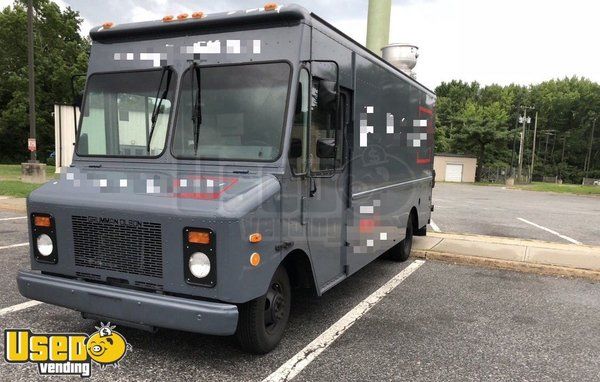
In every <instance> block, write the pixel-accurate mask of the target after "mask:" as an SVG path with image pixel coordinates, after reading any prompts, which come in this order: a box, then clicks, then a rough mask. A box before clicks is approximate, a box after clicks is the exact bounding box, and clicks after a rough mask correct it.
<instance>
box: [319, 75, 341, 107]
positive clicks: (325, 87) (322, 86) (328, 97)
mask: <svg viewBox="0 0 600 382" xmlns="http://www.w3.org/2000/svg"><path fill="white" fill-rule="evenodd" d="M319 98H320V99H321V101H322V102H323V104H324V105H327V107H328V108H329V109H330V110H331V109H334V108H335V106H336V100H337V89H336V82H335V81H325V80H321V81H319Z"/></svg>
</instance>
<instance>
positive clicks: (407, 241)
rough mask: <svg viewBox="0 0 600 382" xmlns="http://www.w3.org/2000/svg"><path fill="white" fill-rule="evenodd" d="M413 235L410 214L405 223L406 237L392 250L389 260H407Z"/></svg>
mask: <svg viewBox="0 0 600 382" xmlns="http://www.w3.org/2000/svg"><path fill="white" fill-rule="evenodd" d="M413 235H414V227H413V214H410V215H408V221H407V222H406V237H405V238H404V240H402V241H401V242H400V243H399V244H398V245H397V246H396V247H394V248H392V251H391V253H390V259H392V260H394V261H406V260H408V257H409V256H410V251H411V250H412V243H413Z"/></svg>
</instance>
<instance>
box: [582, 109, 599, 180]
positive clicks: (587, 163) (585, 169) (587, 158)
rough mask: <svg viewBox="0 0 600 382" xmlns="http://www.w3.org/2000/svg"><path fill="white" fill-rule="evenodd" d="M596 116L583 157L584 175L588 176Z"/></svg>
mask: <svg viewBox="0 0 600 382" xmlns="http://www.w3.org/2000/svg"><path fill="white" fill-rule="evenodd" d="M597 119H598V117H597V116H595V117H594V122H592V136H591V137H590V144H589V145H588V153H587V156H586V157H585V166H584V167H585V168H584V169H583V170H584V171H585V177H586V178H587V177H588V173H589V172H590V167H591V162H592V146H593V145H594V130H595V129H596V120H597Z"/></svg>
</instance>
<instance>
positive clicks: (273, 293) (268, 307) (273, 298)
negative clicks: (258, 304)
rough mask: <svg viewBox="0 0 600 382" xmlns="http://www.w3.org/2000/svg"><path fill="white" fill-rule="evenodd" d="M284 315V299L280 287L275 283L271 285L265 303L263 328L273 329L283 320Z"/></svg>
mask: <svg viewBox="0 0 600 382" xmlns="http://www.w3.org/2000/svg"><path fill="white" fill-rule="evenodd" d="M284 315H285V298H284V296H283V293H282V290H281V286H280V285H279V284H277V283H275V284H273V285H271V287H270V288H269V291H268V292H267V299H266V301H265V326H266V327H267V328H270V327H274V326H276V325H277V323H278V322H279V321H281V320H283V318H284Z"/></svg>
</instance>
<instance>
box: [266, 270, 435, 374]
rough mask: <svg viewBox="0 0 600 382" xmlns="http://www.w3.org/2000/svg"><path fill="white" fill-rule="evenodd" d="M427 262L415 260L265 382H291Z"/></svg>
mask: <svg viewBox="0 0 600 382" xmlns="http://www.w3.org/2000/svg"><path fill="white" fill-rule="evenodd" d="M424 263H425V261H423V260H415V261H413V262H412V264H410V265H409V266H408V267H406V268H404V269H403V270H402V272H400V273H398V274H397V275H396V276H394V277H393V278H392V279H391V280H390V281H388V282H387V283H385V284H384V285H383V286H382V287H381V288H379V289H377V290H376V291H375V292H373V294H371V295H370V296H369V297H367V298H366V299H364V300H362V301H361V302H360V303H359V304H358V305H356V306H355V307H354V308H353V309H352V310H351V311H349V312H348V313H346V314H345V315H344V317H342V318H340V319H339V320H338V321H337V322H336V323H335V324H333V325H332V326H330V327H329V329H327V330H326V331H324V332H323V333H321V335H320V336H318V337H317V338H315V339H314V340H313V341H312V342H311V343H310V344H308V345H306V347H305V348H304V349H302V350H300V351H299V352H298V353H297V354H296V355H295V356H293V357H292V358H290V359H289V360H288V361H287V362H286V363H284V364H283V365H281V367H279V369H277V370H275V371H274V372H273V373H272V374H271V375H269V376H268V377H267V378H265V379H263V382H267V381H268V382H275V381H289V380H291V379H292V378H294V377H295V376H296V375H298V373H300V372H301V371H302V370H303V369H304V368H305V367H306V366H308V364H310V363H311V362H312V361H313V360H314V359H315V358H317V357H318V356H319V354H321V353H322V352H323V351H324V350H325V349H327V348H328V347H329V345H331V344H332V343H333V341H335V340H336V339H337V338H338V337H340V336H341V335H342V334H344V332H345V331H346V330H348V329H349V328H350V327H351V326H352V325H353V324H354V323H355V322H356V321H357V320H358V319H359V318H361V317H362V316H363V315H364V314H365V313H367V312H368V311H369V310H370V309H371V308H372V307H373V306H375V304H377V303H378V302H379V301H380V300H381V299H382V298H384V297H385V296H387V295H388V294H389V293H390V292H391V291H392V290H393V289H394V288H395V287H397V286H398V285H399V284H400V283H401V282H402V281H404V280H406V278H407V277H408V276H410V275H411V274H412V273H413V272H414V271H416V270H417V269H418V268H419V267H420V266H421V265H423V264H424Z"/></svg>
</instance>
